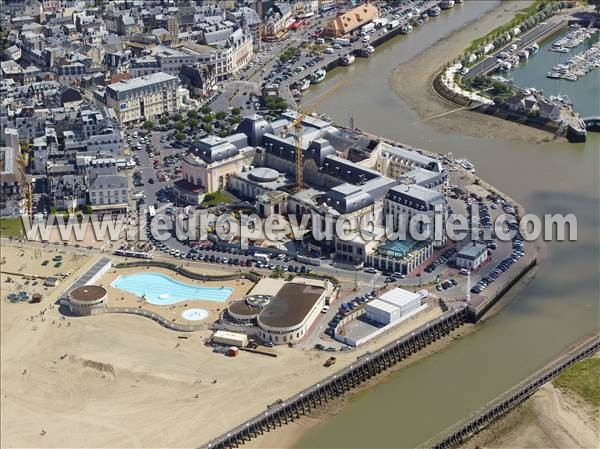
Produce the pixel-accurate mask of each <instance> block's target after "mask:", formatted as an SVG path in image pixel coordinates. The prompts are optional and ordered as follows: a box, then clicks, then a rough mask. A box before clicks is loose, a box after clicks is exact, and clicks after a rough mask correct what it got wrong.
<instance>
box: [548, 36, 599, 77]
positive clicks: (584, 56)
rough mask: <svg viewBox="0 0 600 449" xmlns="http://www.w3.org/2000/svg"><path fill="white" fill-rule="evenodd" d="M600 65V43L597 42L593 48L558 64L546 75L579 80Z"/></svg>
mask: <svg viewBox="0 0 600 449" xmlns="http://www.w3.org/2000/svg"><path fill="white" fill-rule="evenodd" d="M598 67H600V43H598V42H596V43H595V44H594V45H592V47H591V48H588V49H587V50H585V51H583V52H581V53H578V54H576V55H575V56H573V57H572V58H571V59H569V60H568V61H567V62H565V63H560V64H556V65H555V66H554V67H552V70H551V71H550V72H548V74H547V75H546V76H547V77H548V78H554V79H558V78H562V79H565V80H567V81H577V80H578V79H579V78H581V77H582V76H585V75H587V74H588V73H589V72H591V71H592V70H594V69H597V68H598Z"/></svg>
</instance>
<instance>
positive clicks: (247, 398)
mask: <svg viewBox="0 0 600 449" xmlns="http://www.w3.org/2000/svg"><path fill="white" fill-rule="evenodd" d="M38 248H39V246H38V245H32V246H28V245H11V246H8V245H7V246H3V255H5V256H6V260H5V261H4V263H3V264H2V265H1V267H0V268H1V271H2V276H1V278H2V298H1V301H0V337H1V338H0V355H1V363H0V395H1V397H2V401H1V404H0V412H1V415H2V420H1V422H0V446H1V447H3V448H4V447H6V448H9V447H13V448H23V447H56V448H59V447H60V448H65V447H73V448H75V447H94V448H105V447H106V448H108V447H110V448H117V447H127V448H131V447H145V448H147V447H177V448H182V447H197V446H199V445H201V444H203V443H205V442H207V441H208V440H209V439H211V438H214V437H216V436H217V435H219V434H221V433H223V432H226V431H227V430H228V429H230V428H232V427H234V426H236V425H238V424H240V423H242V422H243V421H245V420H247V419H249V418H251V417H253V416H255V415H256V414H257V413H259V412H260V411H261V410H264V409H265V407H266V406H267V405H268V404H271V403H273V402H274V401H276V400H278V399H280V398H287V397H290V396H292V395H293V394H295V393H297V392H298V391H299V390H302V389H304V388H307V387H309V386H310V385H312V384H314V383H316V382H318V381H319V380H321V379H323V378H324V377H326V376H328V375H330V374H331V373H332V369H331V368H326V367H324V366H323V362H324V361H325V359H326V358H327V356H328V353H325V352H321V351H316V350H314V349H313V350H304V349H300V348H288V347H282V346H278V347H276V348H275V352H276V353H277V358H272V357H266V356H262V355H257V354H251V353H246V352H242V353H240V354H239V356H238V357H235V358H231V357H225V356H224V355H223V354H218V353H214V352H212V350H211V348H210V347H207V346H205V344H204V341H205V339H206V338H207V337H209V336H210V334H211V333H212V332H211V331H210V330H208V329H206V330H199V331H196V332H192V333H182V332H175V331H172V330H168V329H165V328H164V327H162V326H160V325H159V324H157V323H155V322H153V321H151V320H149V319H147V318H144V317H139V316H132V315H123V314H101V315H96V316H88V317H73V316H70V315H68V314H67V315H65V314H62V313H61V311H60V308H59V307H58V305H56V304H55V303H56V301H57V299H58V298H59V297H60V295H62V292H64V290H65V289H67V288H68V287H69V285H71V283H72V282H73V281H74V280H75V279H76V278H77V277H79V276H81V275H82V274H83V273H84V272H85V271H86V270H87V269H89V268H90V267H91V266H92V265H93V264H94V263H95V262H96V261H97V260H98V259H99V258H100V257H101V254H98V253H95V254H94V253H91V252H90V253H89V256H87V257H86V256H77V257H75V256H74V254H73V253H72V252H67V250H66V248H65V249H63V248H62V247H51V246H50V247H48V248H45V252H42V254H40V253H39V251H40V250H39V249H38ZM50 249H52V251H50ZM59 254H60V255H62V258H63V259H62V260H63V265H62V266H61V267H60V269H61V270H63V271H68V272H69V273H68V275H67V273H66V272H65V273H64V274H65V276H64V277H63V279H62V282H61V283H60V284H59V286H57V287H54V288H47V289H46V288H45V287H43V282H42V278H43V277H45V276H49V275H55V274H57V273H55V271H57V268H55V267H54V265H50V264H49V265H42V262H43V260H46V259H50V260H52V258H53V257H56V255H59ZM192 267H194V268H193V269H197V270H198V271H200V272H205V270H204V269H203V266H201V265H193V266H192ZM192 267H190V268H192ZM212 268H213V270H214V269H215V267H214V266H213V267H212ZM113 271H117V272H118V271H123V272H128V273H129V272H132V270H131V269H126V270H112V271H109V272H108V273H106V274H105V275H104V276H103V277H102V278H101V279H100V280H99V281H98V283H100V284H104V285H105V286H108V285H109V283H110V282H111V280H112V279H113V278H114V277H115V276H116V275H117V273H115V272H113ZM206 271H209V270H208V269H207V270H206ZM13 273H15V274H13ZM20 273H23V274H27V276H28V277H29V276H31V275H36V276H40V278H39V279H38V280H37V281H36V285H33V286H32V285H31V282H30V284H28V285H27V288H30V291H29V293H33V292H34V291H35V290H36V289H39V290H40V291H41V292H43V294H44V298H43V300H42V302H41V303H39V304H28V303H17V304H13V303H10V302H9V301H7V300H6V295H7V294H8V293H10V292H12V291H20V290H22V289H23V288H24V287H22V286H23V285H24V281H25V280H24V279H23V276H22V275H21V274H20ZM165 274H168V272H165ZM169 275H173V273H171V274H169ZM8 277H10V278H11V282H7V278H8ZM175 277H176V279H178V280H181V281H185V282H187V283H190V282H191V283H193V282H194V281H191V280H189V279H183V278H182V279H179V278H178V277H177V276H175ZM17 278H18V279H17ZM17 280H18V283H17ZM30 286H31V287H30ZM231 287H232V288H234V289H235V290H234V293H233V294H232V296H231V300H233V299H237V297H238V296H240V295H243V294H244V293H245V291H246V289H247V288H249V287H250V284H249V283H247V282H242V281H239V282H238V283H236V281H233V283H232V284H231ZM116 293H117V292H116V291H113V290H112V289H111V290H110V295H111V299H110V300H109V301H114V300H115V297H116V298H117V301H118V302H119V301H121V300H120V297H121V296H123V297H125V296H128V295H126V294H122V293H119V294H118V295H117V294H116ZM122 301H124V302H132V301H133V302H134V303H135V301H136V300H135V299H134V298H131V297H129V298H126V299H124V300H122ZM223 306H224V304H223V303H221V304H219V305H213V306H212V307H214V310H213V309H210V308H209V310H210V311H211V314H216V313H217V312H218V310H217V308H222V307H223ZM156 307H158V306H156ZM166 310H169V309H168V308H166ZM440 313H441V310H440V309H439V307H437V306H433V305H432V306H431V307H430V308H429V309H427V310H425V311H424V312H422V313H421V314H419V315H417V316H415V317H413V318H411V319H409V320H407V321H406V322H403V323H402V324H400V325H398V327H397V328H396V329H395V330H394V331H393V332H390V333H387V334H384V335H382V336H379V337H377V338H376V339H374V340H373V341H372V342H369V343H368V344H366V345H364V346H362V347H360V348H358V349H356V350H352V351H346V352H340V353H337V354H336V357H337V359H338V363H337V364H336V369H337V368H338V366H339V367H342V366H344V365H347V364H350V363H352V361H354V360H355V359H356V357H357V356H360V355H363V354H364V353H366V352H367V351H374V350H375V349H376V348H377V347H380V346H382V345H384V344H386V343H389V342H390V341H393V340H395V339H396V338H398V336H399V335H403V334H405V333H407V332H411V331H412V330H414V329H415V328H417V327H419V326H421V325H423V324H425V323H426V322H428V321H431V320H432V319H434V318H436V317H437V316H439V314H440ZM213 316H214V315H213ZM458 332H459V333H460V332H462V333H464V332H466V328H465V327H463V328H461V329H459V330H458ZM450 341H451V338H450V337H448V338H447V339H446V342H444V340H441V341H440V342H438V343H439V344H440V345H443V344H448V342H450ZM315 416H316V417H317V418H318V417H319V415H315ZM303 425H304V424H303ZM283 437H284V436H283V435H282V434H279V435H276V438H277V440H275V441H277V442H278V443H273V444H274V445H276V446H281V444H280V443H279V442H281V441H282V440H281V438H283Z"/></svg>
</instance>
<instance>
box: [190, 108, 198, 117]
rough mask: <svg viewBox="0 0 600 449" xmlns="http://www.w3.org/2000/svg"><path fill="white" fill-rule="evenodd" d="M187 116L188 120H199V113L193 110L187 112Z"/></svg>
mask: <svg viewBox="0 0 600 449" xmlns="http://www.w3.org/2000/svg"><path fill="white" fill-rule="evenodd" d="M187 116H188V118H198V112H197V111H194V110H193V109H190V110H189V111H187Z"/></svg>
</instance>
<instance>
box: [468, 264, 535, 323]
mask: <svg viewBox="0 0 600 449" xmlns="http://www.w3.org/2000/svg"><path fill="white" fill-rule="evenodd" d="M536 265H537V257H536V256H534V257H533V259H532V260H531V261H529V263H528V264H527V265H525V266H524V267H523V268H521V269H520V270H519V272H518V273H516V274H515V275H514V276H513V277H511V278H510V280H509V281H508V282H506V284H504V285H503V286H502V288H500V289H499V290H497V291H496V292H495V293H494V294H493V295H492V296H490V297H489V298H487V299H486V300H485V301H483V302H481V303H479V304H478V305H477V306H472V305H470V306H469V307H468V308H467V316H468V319H469V322H472V323H475V322H477V321H479V320H480V319H481V318H482V317H483V316H484V315H485V314H486V312H487V311H488V310H490V308H491V307H492V306H493V305H494V304H496V303H497V302H498V300H499V299H500V298H502V297H503V296H504V295H505V294H506V293H507V292H508V291H509V290H510V289H511V288H512V287H513V286H514V285H515V284H516V283H517V282H519V281H520V280H521V279H522V278H523V276H525V275H526V274H527V273H528V272H529V271H530V270H531V269H532V268H533V267H535V266H536Z"/></svg>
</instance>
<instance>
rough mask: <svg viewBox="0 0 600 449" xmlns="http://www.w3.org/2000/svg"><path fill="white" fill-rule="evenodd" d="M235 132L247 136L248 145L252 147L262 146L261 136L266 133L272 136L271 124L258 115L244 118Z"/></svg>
mask: <svg viewBox="0 0 600 449" xmlns="http://www.w3.org/2000/svg"><path fill="white" fill-rule="evenodd" d="M236 132H238V133H244V134H246V136H248V143H249V144H250V145H252V146H253V147H255V146H259V145H262V140H263V136H264V135H265V134H266V133H270V134H273V127H272V126H271V124H270V123H269V122H268V121H267V120H265V119H264V118H263V117H261V116H260V115H258V114H254V115H250V116H248V117H244V119H243V120H242V121H241V122H240V124H239V125H238V127H237V129H236Z"/></svg>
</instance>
